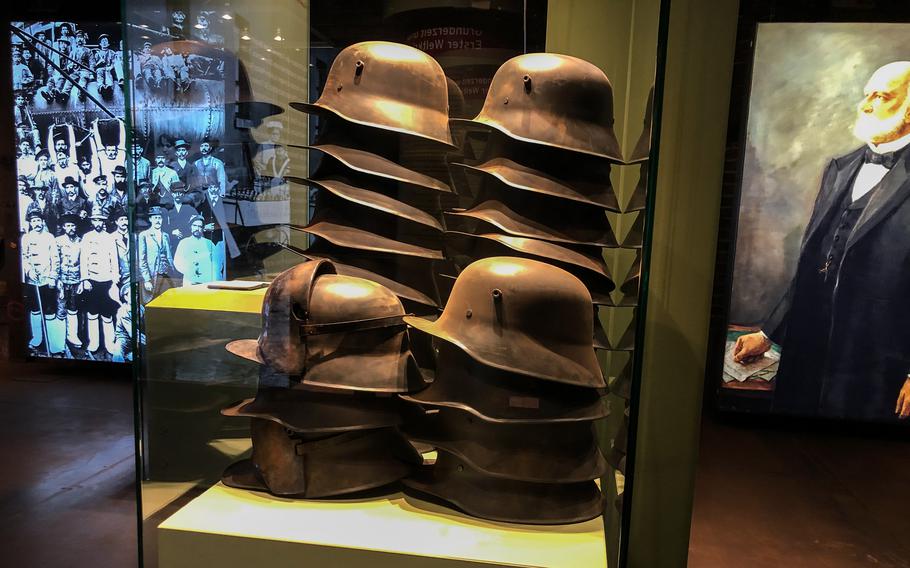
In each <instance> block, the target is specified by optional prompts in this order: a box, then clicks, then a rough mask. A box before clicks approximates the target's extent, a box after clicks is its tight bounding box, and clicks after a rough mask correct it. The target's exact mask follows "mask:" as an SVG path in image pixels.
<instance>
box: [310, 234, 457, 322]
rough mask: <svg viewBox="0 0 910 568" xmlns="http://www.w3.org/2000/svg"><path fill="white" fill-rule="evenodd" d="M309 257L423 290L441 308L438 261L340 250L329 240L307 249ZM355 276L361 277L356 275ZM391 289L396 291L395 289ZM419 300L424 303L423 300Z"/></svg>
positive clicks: (317, 242)
mask: <svg viewBox="0 0 910 568" xmlns="http://www.w3.org/2000/svg"><path fill="white" fill-rule="evenodd" d="M306 255H308V256H310V257H312V258H325V259H328V260H331V261H332V262H340V263H343V264H346V265H349V266H352V267H356V268H359V269H363V270H367V271H370V272H373V273H376V274H379V275H380V276H383V277H385V278H388V279H390V280H394V281H395V282H399V283H401V284H402V285H403V286H407V287H408V288H412V289H414V290H419V291H420V292H421V293H422V294H424V295H425V296H427V297H429V298H431V299H432V300H434V301H436V302H437V306H439V302H438V300H439V295H438V290H437V285H436V282H435V279H436V277H435V274H434V272H435V266H436V264H437V262H438V261H435V260H433V259H426V258H420V257H416V256H404V255H400V254H389V253H381V252H376V251H371V250H361V249H356V248H349V247H340V246H337V245H335V244H332V243H331V242H329V241H327V240H325V239H319V240H317V241H316V242H314V243H313V244H312V245H310V247H309V248H307V249H306ZM351 276H358V275H357V274H353V273H352V274H351ZM362 278H367V279H368V280H372V278H370V277H368V276H362ZM376 282H379V283H383V281H382V280H376ZM390 288H391V287H390ZM391 289H392V290H395V288H391ZM396 293H397V292H396ZM417 301H418V302H420V301H419V300H417ZM421 303H422V302H421ZM427 305H428V304H427Z"/></svg>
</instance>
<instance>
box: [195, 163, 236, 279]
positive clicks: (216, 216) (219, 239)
mask: <svg viewBox="0 0 910 568" xmlns="http://www.w3.org/2000/svg"><path fill="white" fill-rule="evenodd" d="M205 187H206V193H205V200H204V201H202V203H200V204H199V214H200V215H202V218H203V219H204V220H205V223H204V225H203V231H204V232H205V235H206V236H207V237H208V238H209V239H210V240H211V241H212V243H213V244H214V245H215V256H214V257H213V259H212V261H213V262H214V264H215V279H216V280H225V278H226V263H225V253H226V249H227V251H229V252H230V254H231V258H237V257H238V256H240V249H239V248H238V247H237V242H236V241H235V240H234V235H232V234H231V228H230V226H229V225H228V222H227V214H226V213H225V210H224V200H223V199H222V198H221V193H220V185H219V183H218V180H216V179H208V180H206V182H205Z"/></svg>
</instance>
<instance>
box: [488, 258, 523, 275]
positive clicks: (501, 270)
mask: <svg viewBox="0 0 910 568" xmlns="http://www.w3.org/2000/svg"><path fill="white" fill-rule="evenodd" d="M522 271H524V267H523V266H521V265H520V264H515V263H514V262H507V261H502V260H494V261H492V263H491V266H490V272H492V273H493V274H498V275H500V276H515V275H516V274H518V273H519V272H522Z"/></svg>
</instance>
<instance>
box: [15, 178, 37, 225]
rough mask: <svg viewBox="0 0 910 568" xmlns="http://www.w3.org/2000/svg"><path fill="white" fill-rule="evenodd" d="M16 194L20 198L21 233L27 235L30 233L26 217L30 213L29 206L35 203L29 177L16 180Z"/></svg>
mask: <svg viewBox="0 0 910 568" xmlns="http://www.w3.org/2000/svg"><path fill="white" fill-rule="evenodd" d="M16 193H17V197H18V198H19V232H20V233H25V232H27V231H28V221H26V219H25V216H26V214H27V213H28V208H29V206H30V205H31V204H32V203H34V202H35V200H34V199H32V185H31V184H30V183H29V181H28V178H27V177H25V176H23V175H20V176H19V177H18V178H16Z"/></svg>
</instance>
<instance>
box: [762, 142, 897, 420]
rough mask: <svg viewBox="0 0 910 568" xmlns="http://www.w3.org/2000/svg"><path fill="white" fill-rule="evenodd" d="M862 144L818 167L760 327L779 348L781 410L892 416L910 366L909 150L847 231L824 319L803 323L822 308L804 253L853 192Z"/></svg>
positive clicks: (813, 268) (814, 261) (814, 262)
mask: <svg viewBox="0 0 910 568" xmlns="http://www.w3.org/2000/svg"><path fill="white" fill-rule="evenodd" d="M864 151H865V148H860V149H858V150H855V151H854V152H851V153H850V154H847V155H846V156H842V157H840V158H836V159H834V160H832V161H831V163H830V164H829V165H828V167H827V169H826V170H825V174H824V177H823V178H822V184H821V189H820V191H819V194H818V197H817V199H816V201H815V207H814V209H813V212H812V217H811V219H810V220H809V224H808V227H807V229H806V233H805V235H804V237H803V242H802V249H801V252H800V259H799V263H798V265H797V270H796V275H795V276H794V278H793V280H792V282H791V284H790V287H789V289H788V290H787V293H786V294H785V295H784V297H783V299H782V300H781V302H780V303H779V304H778V305H777V307H776V308H775V310H774V311H773V312H772V314H771V315H770V316H769V318H768V319H767V320H766V322H765V326H764V328H763V329H764V331H765V333H767V334H768V335H769V336H770V337H771V339H772V340H773V341H774V342H775V343H778V344H780V345H781V347H782V352H781V353H782V357H781V364H780V371H779V372H778V375H777V386H776V393H775V401H774V405H775V408H777V409H780V410H783V411H785V412H787V411H789V412H799V413H810V414H811V413H814V412H817V413H819V414H822V415H825V416H833V417H844V418H856V419H865V420H893V419H895V416H894V407H895V405H896V403H897V397H898V394H899V392H900V388H901V386H902V385H903V383H904V380H905V378H906V377H907V374H908V372H910V334H908V331H907V330H908V325H910V298H908V295H910V294H908V293H910V199H908V198H910V151H905V152H903V155H902V157H901V158H900V159H899V160H898V162H897V163H896V164H895V165H894V167H893V168H892V169H891V171H889V172H888V174H887V175H886V176H885V177H884V179H882V181H881V183H880V184H879V185H878V187H877V188H875V189H874V193H873V194H872V197H871V199H870V201H869V203H868V205H867V206H866V208H865V210H864V211H863V213H862V215H861V217H860V218H859V221H858V222H857V224H856V226H855V227H854V229H853V231H852V232H851V233H850V235H849V237H848V238H847V242H846V248H845V252H844V256H843V259H842V261H841V264H840V269H839V272H837V273H836V274H837V277H836V280H835V285H834V288H833V293H832V294H831V295H830V298H831V300H830V318H829V319H828V321H827V322H824V324H825V325H823V326H821V327H819V326H817V325H815V324H812V325H811V326H810V325H807V323H806V322H812V321H813V318H814V313H813V310H814V309H816V307H817V306H818V305H819V299H818V298H817V297H813V295H814V294H816V293H817V290H816V289H814V287H813V285H811V284H810V283H811V282H813V281H817V279H818V278H817V274H818V270H819V262H818V257H817V256H815V255H813V254H810V252H809V251H812V250H818V243H819V242H820V239H823V238H824V237H825V235H824V234H823V233H824V232H825V227H824V225H825V224H826V223H825V221H826V219H828V218H829V214H830V213H832V211H833V209H835V208H836V207H837V206H838V204H840V203H841V202H842V200H843V199H844V197H845V195H846V192H849V191H851V189H852V186H853V180H854V178H855V177H856V173H857V172H858V171H859V168H860V167H861V166H862V164H863V153H864ZM815 323H818V322H815ZM810 327H811V329H810ZM813 383H814V384H813ZM813 406H814V408H812V407H813Z"/></svg>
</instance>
